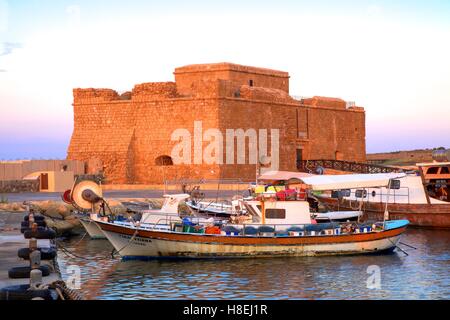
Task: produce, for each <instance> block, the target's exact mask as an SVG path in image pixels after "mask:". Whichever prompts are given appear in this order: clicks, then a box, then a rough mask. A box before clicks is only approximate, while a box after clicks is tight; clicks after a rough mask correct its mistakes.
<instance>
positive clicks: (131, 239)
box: [111, 225, 139, 259]
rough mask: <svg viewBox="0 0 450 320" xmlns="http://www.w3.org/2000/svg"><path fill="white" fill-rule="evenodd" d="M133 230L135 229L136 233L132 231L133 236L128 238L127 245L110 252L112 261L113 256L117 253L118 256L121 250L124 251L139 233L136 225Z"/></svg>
mask: <svg viewBox="0 0 450 320" xmlns="http://www.w3.org/2000/svg"><path fill="white" fill-rule="evenodd" d="M135 228H136V231H134V234H133V236H132V237H131V238H130V240H128V243H127V244H126V245H124V246H123V247H122V248H121V249H120V250H115V249H113V250H112V252H111V258H113V259H114V254H115V253H119V254H120V251H122V250H123V249H125V248H126V247H128V246H129V245H130V243H131V242H132V241H133V240H134V238H135V237H136V236H137V234H138V233H139V229H138V228H137V226H136V225H135ZM114 251H116V252H114Z"/></svg>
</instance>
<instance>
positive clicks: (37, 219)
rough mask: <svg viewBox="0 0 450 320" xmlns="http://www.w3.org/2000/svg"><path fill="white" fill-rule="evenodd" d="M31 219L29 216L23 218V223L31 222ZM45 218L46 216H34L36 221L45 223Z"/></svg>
mask: <svg viewBox="0 0 450 320" xmlns="http://www.w3.org/2000/svg"><path fill="white" fill-rule="evenodd" d="M29 219H30V217H29V216H28V215H26V216H25V217H23V221H29ZM44 220H45V217H44V216H37V215H35V216H34V221H44Z"/></svg>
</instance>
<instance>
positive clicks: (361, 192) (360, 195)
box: [355, 190, 367, 198]
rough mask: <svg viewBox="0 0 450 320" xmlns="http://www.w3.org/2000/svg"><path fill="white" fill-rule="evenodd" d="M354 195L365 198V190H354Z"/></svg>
mask: <svg viewBox="0 0 450 320" xmlns="http://www.w3.org/2000/svg"><path fill="white" fill-rule="evenodd" d="M355 197H356V198H365V197H367V190H356V192H355Z"/></svg>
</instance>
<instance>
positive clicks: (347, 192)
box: [331, 189, 352, 199]
mask: <svg viewBox="0 0 450 320" xmlns="http://www.w3.org/2000/svg"><path fill="white" fill-rule="evenodd" d="M351 193H352V192H351V190H350V189H344V190H334V191H331V197H332V198H335V199H337V198H343V197H350V195H351Z"/></svg>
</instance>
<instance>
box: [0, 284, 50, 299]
mask: <svg viewBox="0 0 450 320" xmlns="http://www.w3.org/2000/svg"><path fill="white" fill-rule="evenodd" d="M29 288H30V285H28V284H22V285H16V286H9V287H4V288H2V289H1V290H0V300H32V299H34V298H42V299H44V300H57V299H58V293H57V292H56V291H55V290H52V289H43V290H28V289H29Z"/></svg>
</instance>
